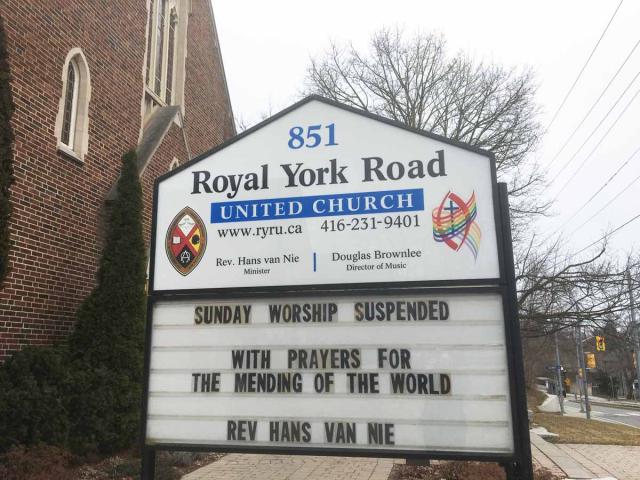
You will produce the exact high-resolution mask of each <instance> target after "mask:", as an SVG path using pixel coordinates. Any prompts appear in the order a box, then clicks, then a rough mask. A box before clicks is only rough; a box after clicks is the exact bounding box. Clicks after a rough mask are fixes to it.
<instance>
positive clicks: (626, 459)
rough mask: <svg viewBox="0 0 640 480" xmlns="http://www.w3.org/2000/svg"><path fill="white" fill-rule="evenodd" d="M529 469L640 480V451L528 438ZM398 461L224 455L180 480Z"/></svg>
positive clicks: (354, 477) (369, 472) (305, 477)
mask: <svg viewBox="0 0 640 480" xmlns="http://www.w3.org/2000/svg"><path fill="white" fill-rule="evenodd" d="M531 454H532V456H533V462H534V466H541V467H544V468H547V469H548V470H551V472H552V473H554V474H555V475H558V476H561V477H566V478H570V479H575V480H579V479H597V478H599V479H605V478H607V479H613V480H615V479H617V480H640V447H624V446H616V445H573V444H553V443H549V442H547V441H545V440H543V439H542V438H540V437H539V436H538V435H536V434H534V433H532V434H531ZM395 463H400V464H403V463H405V462H404V460H399V459H396V460H392V459H376V458H357V457H354V458H350V457H311V456H296V455H249V454H244V455H239V454H229V455H226V456H224V457H222V458H221V459H220V460H218V461H217V462H214V463H211V464H209V465H207V466H205V467H202V468H200V469H198V470H196V471H195V472H192V473H190V474H188V475H185V476H184V477H182V478H183V480H218V479H224V480H324V479H331V480H387V478H388V477H389V474H390V473H391V469H392V468H393V465H394V464H395Z"/></svg>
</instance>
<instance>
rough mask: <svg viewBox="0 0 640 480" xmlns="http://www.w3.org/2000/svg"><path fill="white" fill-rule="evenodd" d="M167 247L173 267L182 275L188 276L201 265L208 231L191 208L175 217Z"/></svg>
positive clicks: (169, 230)
mask: <svg viewBox="0 0 640 480" xmlns="http://www.w3.org/2000/svg"><path fill="white" fill-rule="evenodd" d="M165 246H166V250H167V256H168V257H169V261H170V262H171V265H173V268H175V269H176V270H177V271H178V273H180V275H188V274H189V273H191V272H192V271H193V269H194V268H196V266H197V265H198V263H200V260H201V259H202V256H203V255H204V251H205V250H206V248H207V230H206V228H205V226H204V222H203V221H202V219H201V218H200V217H199V216H198V214H197V213H196V212H194V211H193V210H192V209H191V208H189V207H185V208H184V209H182V210H181V211H180V213H178V215H176V216H175V218H174V219H173V221H172V222H171V225H170V226H169V229H168V230H167V238H166V241H165Z"/></svg>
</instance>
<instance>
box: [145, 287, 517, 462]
mask: <svg viewBox="0 0 640 480" xmlns="http://www.w3.org/2000/svg"><path fill="white" fill-rule="evenodd" d="M153 323H154V325H153V333H152V341H151V358H150V378H149V396H148V421H147V444H149V445H162V444H181V445H188V444H200V445H213V446H221V445H225V446H229V445H242V446H245V447H251V446H252V447H256V446H271V447H276V446H281V447H284V446H286V447H291V448H320V449H323V448H345V449H369V450H372V449H373V450H376V449H378V450H386V451H389V450H391V451H393V450H398V451H404V452H406V451H425V450H429V451H432V452H438V451H439V452H447V451H455V452H472V453H486V452H490V453H496V454H509V453H512V452H513V434H512V425H511V410H510V396H509V377H508V368H507V353H506V346H505V331H504V316H503V307H502V297H501V295H500V294H498V293H484V294H462V293H456V294H449V295H439V296H422V295H420V296H416V295H406V296H405V295H403V296H380V295H377V296H375V297H367V296H352V295H350V296H345V297H337V298H335V297H334V298H315V297H314V298H308V297H307V298H300V297H296V298H267V299H265V298H261V299H242V300H235V301H220V300H211V299H209V300H207V299H199V300H195V301H193V300H190V301H177V300H172V301H169V300H167V301H158V302H157V303H155V304H154V309H153Z"/></svg>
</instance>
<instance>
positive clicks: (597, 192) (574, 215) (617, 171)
mask: <svg viewBox="0 0 640 480" xmlns="http://www.w3.org/2000/svg"><path fill="white" fill-rule="evenodd" d="M638 152H640V147H638V148H637V149H636V150H635V151H634V152H633V153H632V154H631V155H629V157H628V158H627V159H626V160H625V161H624V162H623V163H622V165H620V166H619V167H618V169H617V170H616V171H615V172H613V174H612V175H611V176H610V177H609V178H608V179H607V180H605V182H604V183H603V184H602V185H600V188H599V189H598V190H597V191H596V192H595V193H594V194H593V195H591V197H589V199H588V200H587V201H585V202H584V203H583V204H582V205H580V206H579V207H578V208H577V209H575V210H574V211H573V213H572V214H571V215H570V216H569V219H568V220H567V221H566V222H565V224H564V225H563V226H566V225H567V224H568V223H571V221H572V220H573V219H574V218H576V215H578V214H579V213H580V212H581V211H582V209H583V208H584V207H586V206H587V205H588V204H589V203H590V202H591V200H593V199H594V198H596V197H597V196H598V194H599V193H600V192H602V190H604V189H605V188H606V187H607V185H609V183H611V181H612V180H613V179H614V178H616V176H617V175H618V173H620V171H621V170H622V169H623V168H624V167H626V166H627V165H628V164H629V162H631V160H633V158H634V157H635V156H636V155H637V154H638ZM574 231H575V230H574Z"/></svg>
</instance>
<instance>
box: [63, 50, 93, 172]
mask: <svg viewBox="0 0 640 480" xmlns="http://www.w3.org/2000/svg"><path fill="white" fill-rule="evenodd" d="M90 98H91V80H90V75H89V66H88V64H87V60H86V58H85V56H84V54H83V53H82V50H80V49H79V48H74V49H72V50H71V51H70V52H69V53H68V54H67V58H66V60H65V63H64V66H63V69H62V95H61V96H60V101H59V103H58V115H57V117H56V125H55V134H56V138H57V139H58V150H60V151H62V152H63V153H65V154H67V155H68V156H71V157H73V158H75V159H77V160H80V161H84V155H85V154H86V153H87V150H88V145H89V139H88V131H89V99H90Z"/></svg>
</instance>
